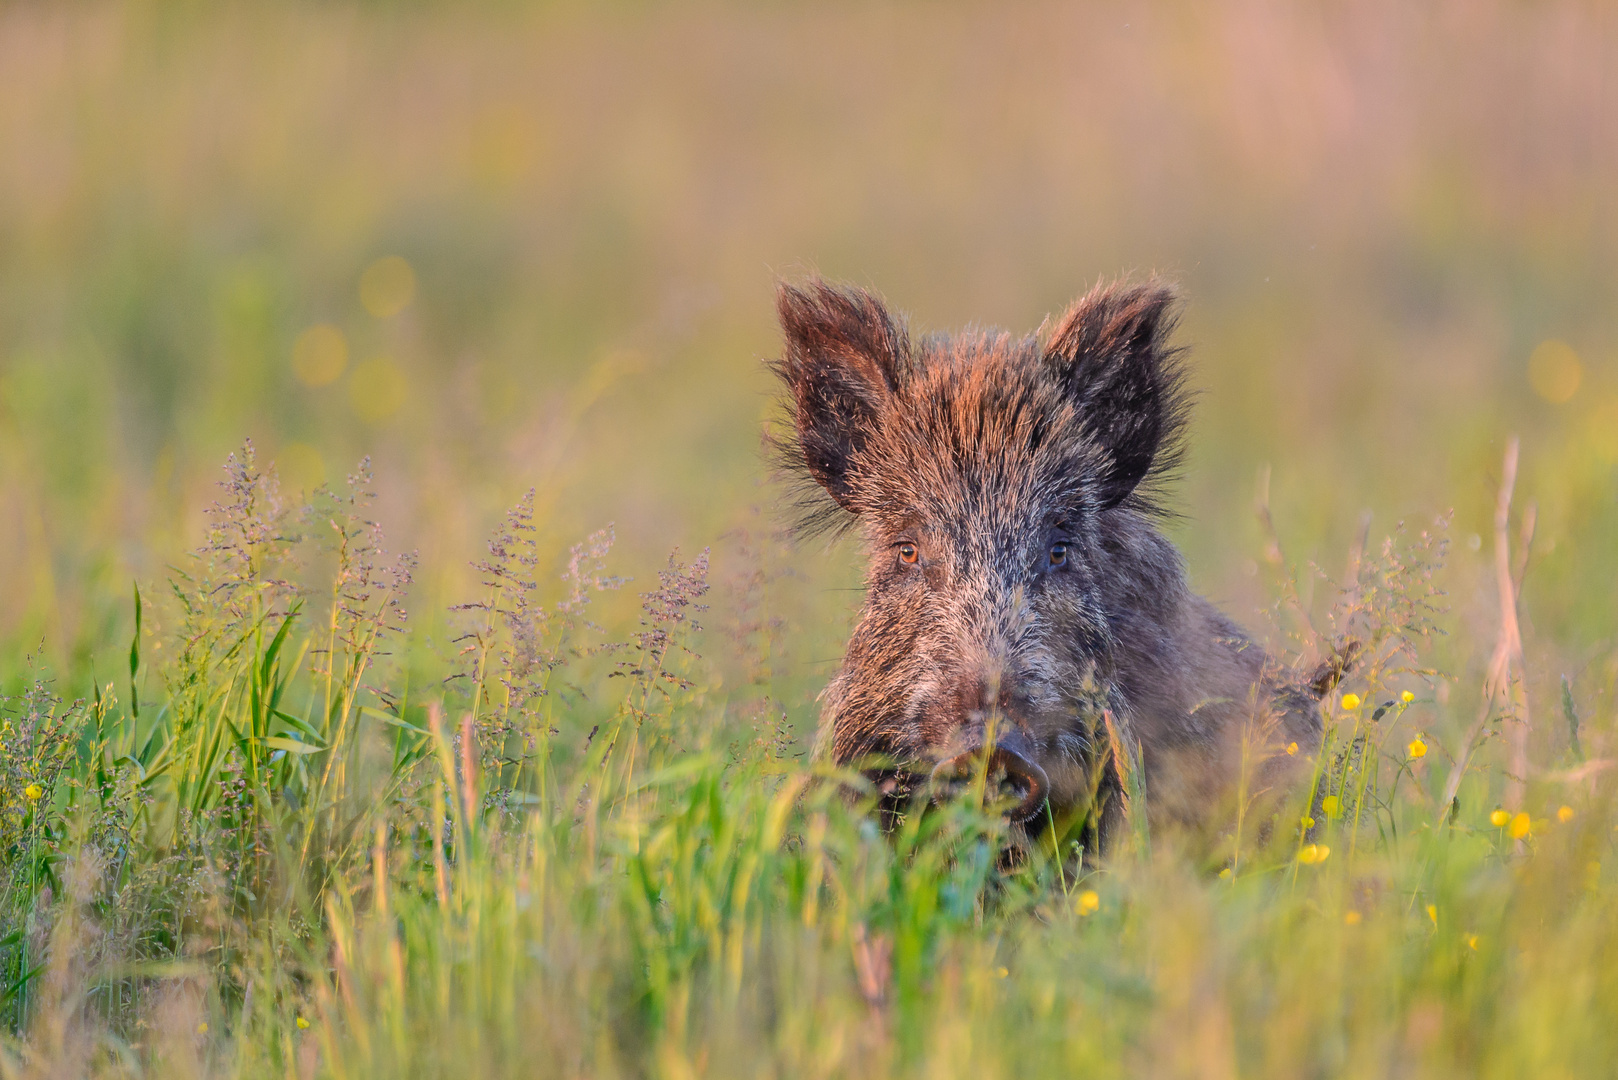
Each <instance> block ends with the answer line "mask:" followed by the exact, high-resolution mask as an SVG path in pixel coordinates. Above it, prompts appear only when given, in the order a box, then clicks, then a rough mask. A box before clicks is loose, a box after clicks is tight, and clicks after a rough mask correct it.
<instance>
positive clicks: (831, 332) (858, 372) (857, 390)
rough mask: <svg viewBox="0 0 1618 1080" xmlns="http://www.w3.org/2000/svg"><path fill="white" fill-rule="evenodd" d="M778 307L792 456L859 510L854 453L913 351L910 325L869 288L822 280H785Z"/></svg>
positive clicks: (840, 500) (847, 504)
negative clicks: (793, 429)
mask: <svg viewBox="0 0 1618 1080" xmlns="http://www.w3.org/2000/svg"><path fill="white" fill-rule="evenodd" d="M776 308H777V310H778V312H779V313H780V317H781V331H782V333H783V334H784V335H785V337H786V347H785V349H784V350H783V352H782V355H781V359H780V360H779V361H777V362H776V364H775V365H774V368H775V373H776V374H777V375H779V376H780V378H781V381H782V382H784V383H785V384H786V387H787V390H788V392H789V393H790V394H791V401H790V402H789V407H790V409H791V412H792V419H793V422H794V424H795V425H796V427H797V433H798V439H797V447H796V452H792V450H791V449H790V448H789V449H788V455H787V456H788V457H789V459H791V461H792V463H794V464H797V465H799V466H800V467H801V468H802V469H803V470H805V471H806V472H807V473H808V474H809V476H810V477H812V478H813V479H814V480H815V482H816V483H818V484H820V486H821V487H823V488H825V489H826V491H827V492H828V493H830V495H831V497H832V498H833V499H835V500H836V501H837V504H838V505H839V506H841V507H843V509H845V510H848V511H851V512H854V513H858V509H859V508H858V505H857V498H856V495H857V493H856V487H857V483H856V482H857V479H858V477H857V476H856V473H855V459H856V458H857V457H858V455H859V453H860V451H861V450H863V449H864V448H865V446H866V444H867V443H868V442H869V441H870V439H871V437H872V435H874V434H875V432H876V430H877V425H878V423H879V422H880V416H881V413H882V409H883V407H884V405H885V404H886V403H887V401H888V399H889V398H890V397H891V396H892V395H893V393H894V391H895V390H896V389H897V388H898V378H899V369H900V365H901V364H902V363H903V362H904V358H905V357H906V356H907V355H908V353H909V343H908V342H907V340H906V338H905V332H904V329H903V327H902V326H900V325H899V324H898V323H896V322H895V321H894V319H893V317H892V316H890V315H889V314H888V311H887V309H886V308H885V307H883V306H882V302H881V301H880V300H878V299H877V298H876V297H874V296H872V295H871V294H870V293H868V292H866V291H864V290H863V289H855V288H838V287H837V286H834V285H829V284H827V283H825V282H823V281H819V280H815V281H810V282H808V283H807V284H806V285H804V286H803V287H802V288H797V287H794V286H792V285H788V284H785V283H782V284H780V285H779V286H777V290H776ZM800 455H801V456H800Z"/></svg>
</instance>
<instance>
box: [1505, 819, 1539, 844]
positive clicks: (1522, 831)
mask: <svg viewBox="0 0 1618 1080" xmlns="http://www.w3.org/2000/svg"><path fill="white" fill-rule="evenodd" d="M1533 828H1534V826H1533V823H1532V822H1530V821H1529V820H1528V815H1527V814H1518V815H1517V816H1515V817H1513V818H1512V819H1511V827H1510V828H1508V829H1507V830H1506V833H1507V834H1508V835H1509V836H1510V837H1511V838H1512V839H1513V840H1521V839H1522V838H1523V837H1525V836H1527V835H1528V834H1529V833H1530V832H1532V831H1533Z"/></svg>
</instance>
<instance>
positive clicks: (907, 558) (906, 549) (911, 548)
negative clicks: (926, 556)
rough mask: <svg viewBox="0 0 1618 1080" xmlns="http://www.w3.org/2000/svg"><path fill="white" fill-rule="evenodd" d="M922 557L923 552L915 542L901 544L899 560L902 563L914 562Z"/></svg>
mask: <svg viewBox="0 0 1618 1080" xmlns="http://www.w3.org/2000/svg"><path fill="white" fill-rule="evenodd" d="M920 557H921V553H920V552H918V551H917V550H916V545H915V544H912V543H909V542H908V541H907V542H905V543H903V544H900V545H899V561H900V562H902V563H914V562H915V561H916V560H917V559H918V558H920Z"/></svg>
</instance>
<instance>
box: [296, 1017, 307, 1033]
mask: <svg viewBox="0 0 1618 1080" xmlns="http://www.w3.org/2000/svg"><path fill="white" fill-rule="evenodd" d="M297 1025H298V1030H299V1031H303V1030H304V1029H305V1028H307V1027H308V1026H309V1021H307V1020H305V1019H304V1018H303V1017H301V1016H300V1017H298V1019H297Z"/></svg>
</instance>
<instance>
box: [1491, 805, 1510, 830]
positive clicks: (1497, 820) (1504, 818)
mask: <svg viewBox="0 0 1618 1080" xmlns="http://www.w3.org/2000/svg"><path fill="white" fill-rule="evenodd" d="M1510 820H1511V815H1510V814H1509V813H1507V812H1506V811H1504V810H1502V809H1500V808H1499V807H1498V806H1497V807H1495V808H1494V813H1492V814H1490V815H1489V824H1490V825H1493V826H1494V827H1495V828H1497V829H1503V828H1505V827H1506V822H1508V821H1510Z"/></svg>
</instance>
